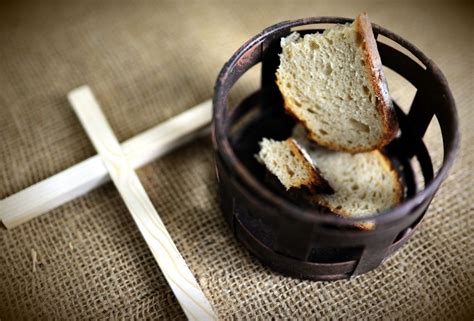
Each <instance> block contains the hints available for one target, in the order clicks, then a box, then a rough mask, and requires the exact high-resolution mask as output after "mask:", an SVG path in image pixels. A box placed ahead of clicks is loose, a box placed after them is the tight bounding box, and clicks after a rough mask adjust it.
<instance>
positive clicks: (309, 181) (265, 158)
mask: <svg viewBox="0 0 474 321" xmlns="http://www.w3.org/2000/svg"><path fill="white" fill-rule="evenodd" d="M260 147H261V148H260V152H259V153H258V155H257V159H258V160H259V161H260V162H261V163H262V164H264V165H265V166H266V168H267V169H268V170H269V171H270V172H271V173H272V174H273V175H275V176H276V177H278V179H279V180H280V182H281V183H282V184H283V186H284V187H285V188H286V190H289V189H290V188H295V189H301V188H303V187H306V188H307V189H308V190H309V191H310V192H312V193H316V192H319V193H331V192H332V189H331V187H330V186H329V184H328V182H327V181H326V180H325V179H324V178H323V177H322V176H321V175H320V174H319V170H318V169H317V168H316V166H315V165H314V163H313V162H312V160H311V158H310V157H309V156H308V154H307V153H306V152H305V151H304V150H303V149H302V148H301V147H300V146H299V145H298V143H297V142H296V141H295V140H294V139H292V138H289V139H287V140H285V141H275V140H273V139H268V138H263V140H262V141H261V142H260Z"/></svg>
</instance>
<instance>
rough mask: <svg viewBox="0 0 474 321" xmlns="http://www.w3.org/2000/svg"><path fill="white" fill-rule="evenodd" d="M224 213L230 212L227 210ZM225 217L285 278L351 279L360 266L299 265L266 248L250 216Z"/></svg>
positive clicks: (265, 239) (265, 238) (257, 254)
mask: <svg viewBox="0 0 474 321" xmlns="http://www.w3.org/2000/svg"><path fill="white" fill-rule="evenodd" d="M223 210H224V211H225V210H228V208H227V209H223ZM225 214H226V217H227V219H228V220H229V219H231V220H233V221H232V222H229V223H230V224H231V225H232V226H233V232H234V235H235V237H236V238H237V239H238V240H239V241H240V242H242V243H243V245H244V246H245V247H246V248H247V249H248V250H249V251H250V252H251V253H252V254H253V255H254V256H255V257H257V259H258V260H260V261H261V262H262V263H263V264H264V265H266V266H268V267H270V268H271V269H272V270H274V271H276V272H279V273H281V274H283V275H286V276H291V277H295V278H299V279H306V280H314V281H334V280H340V279H349V278H351V276H352V271H354V269H355V267H356V265H357V260H351V261H345V262H337V263H317V262H307V261H300V260H297V259H295V258H292V257H289V256H286V255H283V254H281V253H278V252H276V251H275V250H273V249H272V248H271V247H270V246H268V245H267V244H265V243H268V240H269V238H268V235H265V234H266V233H265V231H261V230H260V231H259V230H258V229H256V224H259V223H258V222H256V221H254V222H252V220H253V219H252V218H250V217H249V216H248V215H243V216H241V215H238V213H235V212H234V215H232V214H231V213H225ZM229 214H230V215H229ZM239 216H240V218H239ZM418 224H419V222H418ZM418 224H416V225H415V226H414V227H413V228H410V229H408V230H407V231H406V232H405V233H404V235H402V236H401V237H400V238H399V240H397V241H396V242H395V243H393V244H392V245H391V246H390V247H389V248H388V250H387V254H386V256H385V258H384V261H385V260H386V259H387V258H388V257H390V256H391V255H392V254H393V253H394V252H395V251H397V250H398V249H399V248H400V247H401V246H402V245H403V244H404V243H405V242H406V241H407V240H408V239H409V238H410V237H411V235H412V234H413V233H414V231H415V229H416V226H418Z"/></svg>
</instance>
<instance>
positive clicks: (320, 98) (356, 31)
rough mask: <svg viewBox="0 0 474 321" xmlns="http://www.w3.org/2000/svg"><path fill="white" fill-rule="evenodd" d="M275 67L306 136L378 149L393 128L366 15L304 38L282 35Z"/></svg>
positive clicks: (349, 148)
mask: <svg viewBox="0 0 474 321" xmlns="http://www.w3.org/2000/svg"><path fill="white" fill-rule="evenodd" d="M281 46H282V53H281V55H280V65H279V67H278V70H277V72H276V77H277V84H278V87H279V88H280V91H281V93H282V95H283V98H284V106H285V108H286V110H287V111H288V112H289V113H290V114H292V115H293V116H294V117H295V118H297V119H298V120H299V121H300V122H302V123H303V124H304V125H305V127H306V128H307V129H308V131H309V136H308V137H309V138H310V139H311V140H313V141H314V142H316V143H318V144H319V145H321V146H324V147H327V148H329V149H333V150H339V151H346V152H352V153H354V152H363V151H370V150H374V149H379V148H381V147H383V146H384V145H386V144H387V143H389V142H390V141H391V140H392V138H393V137H395V135H396V133H397V131H398V122H397V118H396V114H395V110H394V108H393V105H392V101H391V99H390V97H389V94H388V89H387V83H386V81H385V77H384V74H383V70H382V63H381V60H380V56H379V54H378V51H377V45H376V43H375V39H374V35H373V33H372V27H371V24H370V22H369V19H368V17H367V14H365V13H364V14H361V15H359V16H358V17H357V18H356V19H355V21H354V22H353V23H352V24H346V25H337V26H335V27H333V28H331V29H327V30H325V31H324V33H322V34H320V33H315V34H307V35H305V36H304V37H303V38H301V37H300V35H299V34H298V33H292V34H290V35H289V36H288V37H286V38H283V39H282V40H281Z"/></svg>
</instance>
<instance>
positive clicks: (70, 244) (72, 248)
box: [68, 242, 74, 250]
mask: <svg viewBox="0 0 474 321" xmlns="http://www.w3.org/2000/svg"><path fill="white" fill-rule="evenodd" d="M68 245H69V248H70V249H71V250H74V246H72V243H71V242H69V243H68Z"/></svg>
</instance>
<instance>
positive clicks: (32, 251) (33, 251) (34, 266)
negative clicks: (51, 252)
mask: <svg viewBox="0 0 474 321" xmlns="http://www.w3.org/2000/svg"><path fill="white" fill-rule="evenodd" d="M31 257H32V258H33V273H36V263H38V253H36V251H35V250H34V249H31Z"/></svg>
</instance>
